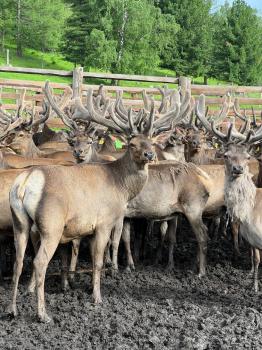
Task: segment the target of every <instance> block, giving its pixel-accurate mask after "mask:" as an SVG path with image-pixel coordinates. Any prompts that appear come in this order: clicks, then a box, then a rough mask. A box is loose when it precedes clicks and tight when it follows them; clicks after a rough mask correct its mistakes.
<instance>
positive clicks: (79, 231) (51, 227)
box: [8, 84, 190, 322]
mask: <svg viewBox="0 0 262 350" xmlns="http://www.w3.org/2000/svg"><path fill="white" fill-rule="evenodd" d="M46 90H47V91H49V85H48V84H46ZM50 95H51V94H49V96H50ZM47 98H48V93H47ZM189 98H190V96H189ZM78 106H79V108H80V109H81V111H82V113H83V114H85V113H86V114H89V115H90V116H91V118H92V120H93V121H94V122H96V123H98V124H101V125H103V126H106V127H108V128H110V129H111V130H115V131H116V132H124V133H125V134H126V135H127V136H128V137H129V144H128V148H127V151H126V153H125V154H124V155H123V157H121V158H120V159H118V160H116V161H115V162H111V163H106V164H83V165H76V166H72V167H70V168H69V167H68V168H65V167H63V166H50V167H45V168H42V167H39V168H38V169H33V170H29V171H25V172H24V173H22V174H21V175H20V176H19V177H18V178H17V179H16V181H15V183H14V185H13V187H12V189H11V191H10V205H11V209H12V215H13V221H14V236H15V242H16V263H15V266H14V276H13V293H12V294H13V296H12V302H11V304H10V307H9V308H8V312H9V313H11V314H12V315H16V314H17V308H16V297H17V290H18V282H19V277H20V275H21V272H22V267H23V258H24V254H25V249H26V245H27V241H28V238H29V233H30V230H31V228H32V229H33V230H32V231H33V232H34V233H36V234H37V235H38V236H37V237H35V238H33V242H34V243H35V249H36V251H37V253H36V257H35V259H34V269H35V275H36V286H37V297H38V316H39V319H40V320H41V321H43V322H49V321H50V317H49V316H48V315H47V312H46V308H45V298H44V281H45V274H46V269H47V266H48V263H49V261H50V259H51V258H52V256H53V254H54V252H55V250H56V248H57V246H58V244H59V243H66V242H69V241H71V240H73V239H75V238H79V237H82V236H85V235H93V240H92V247H91V253H92V254H91V255H92V262H93V299H94V301H95V302H96V303H99V302H101V300H102V299H101V292H100V276H101V269H102V266H103V256H104V250H105V247H106V245H107V242H108V240H109V238H110V234H111V231H112V230H113V229H118V230H119V229H120V231H121V227H122V222H123V217H124V211H125V208H126V205H127V202H128V201H130V200H131V199H132V198H134V197H135V196H136V195H137V194H138V193H139V192H140V191H141V190H142V188H143V186H144V185H145V183H146V181H147V177H148V162H150V161H152V160H153V159H154V156H155V154H154V152H153V148H152V144H151V141H150V139H149V137H150V136H151V135H152V133H153V130H154V128H157V127H160V126H161V124H162V123H164V124H166V125H167V124H171V120H172V118H173V115H174V114H175V113H176V111H177V109H179V108H180V105H179V103H178V102H176V101H174V105H173V110H170V111H169V112H167V113H166V114H164V115H162V117H161V121H160V120H159V119H158V120H156V121H154V114H155V113H154V112H155V111H154V103H153V102H152V103H151V109H150V113H146V112H145V111H140V112H139V113H136V114H135V113H133V112H132V110H129V112H128V120H127V123H124V122H123V119H121V117H120V116H119V114H118V113H115V106H114V105H113V104H110V102H107V108H108V112H109V116H110V118H111V119H106V118H104V117H103V116H101V111H100V110H99V109H98V108H96V106H95V105H94V104H93V100H92V90H89V91H88V94H87V106H86V108H85V107H84V106H83V105H81V101H80V100H79V101H78ZM37 241H39V242H40V245H39V248H38V246H37V245H36V243H37Z"/></svg>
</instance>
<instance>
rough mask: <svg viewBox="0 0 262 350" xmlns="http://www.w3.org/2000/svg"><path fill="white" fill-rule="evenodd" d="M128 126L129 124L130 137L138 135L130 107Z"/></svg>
mask: <svg viewBox="0 0 262 350" xmlns="http://www.w3.org/2000/svg"><path fill="white" fill-rule="evenodd" d="M128 124H129V128H130V132H131V135H136V134H138V131H137V129H135V125H134V121H133V117H132V108H131V107H130V108H129V109H128Z"/></svg>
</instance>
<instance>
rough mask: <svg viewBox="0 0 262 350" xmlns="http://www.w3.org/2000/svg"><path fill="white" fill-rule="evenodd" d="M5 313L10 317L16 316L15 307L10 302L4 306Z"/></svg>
mask: <svg viewBox="0 0 262 350" xmlns="http://www.w3.org/2000/svg"><path fill="white" fill-rule="evenodd" d="M6 313H7V315H8V316H10V317H16V316H17V308H16V306H14V305H13V304H10V305H8V306H7V308H6Z"/></svg>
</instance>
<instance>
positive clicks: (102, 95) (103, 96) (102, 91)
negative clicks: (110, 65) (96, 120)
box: [97, 84, 107, 105]
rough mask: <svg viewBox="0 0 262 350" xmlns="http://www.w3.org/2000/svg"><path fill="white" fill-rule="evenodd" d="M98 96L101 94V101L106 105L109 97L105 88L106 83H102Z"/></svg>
mask: <svg viewBox="0 0 262 350" xmlns="http://www.w3.org/2000/svg"><path fill="white" fill-rule="evenodd" d="M97 96H101V103H102V104H103V105H104V104H105V103H106V100H107V97H106V93H105V90H104V85H103V84H101V85H100V86H99V88H98V91H97Z"/></svg>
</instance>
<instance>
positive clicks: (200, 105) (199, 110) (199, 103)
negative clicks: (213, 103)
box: [196, 94, 213, 132]
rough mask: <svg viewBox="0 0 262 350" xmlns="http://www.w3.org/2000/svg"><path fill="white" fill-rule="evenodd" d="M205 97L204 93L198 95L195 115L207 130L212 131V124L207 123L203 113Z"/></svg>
mask: <svg viewBox="0 0 262 350" xmlns="http://www.w3.org/2000/svg"><path fill="white" fill-rule="evenodd" d="M205 98H206V97H205V95H204V94H201V95H200V96H199V99H198V100H197V103H196V116H197V118H198V119H199V120H200V122H201V123H202V125H203V126H204V128H205V129H206V130H207V131H209V132H213V129H212V126H211V125H210V124H209V122H208V120H207V118H206V115H205V110H206V107H205V106H206V104H205V101H206V100H205Z"/></svg>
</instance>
